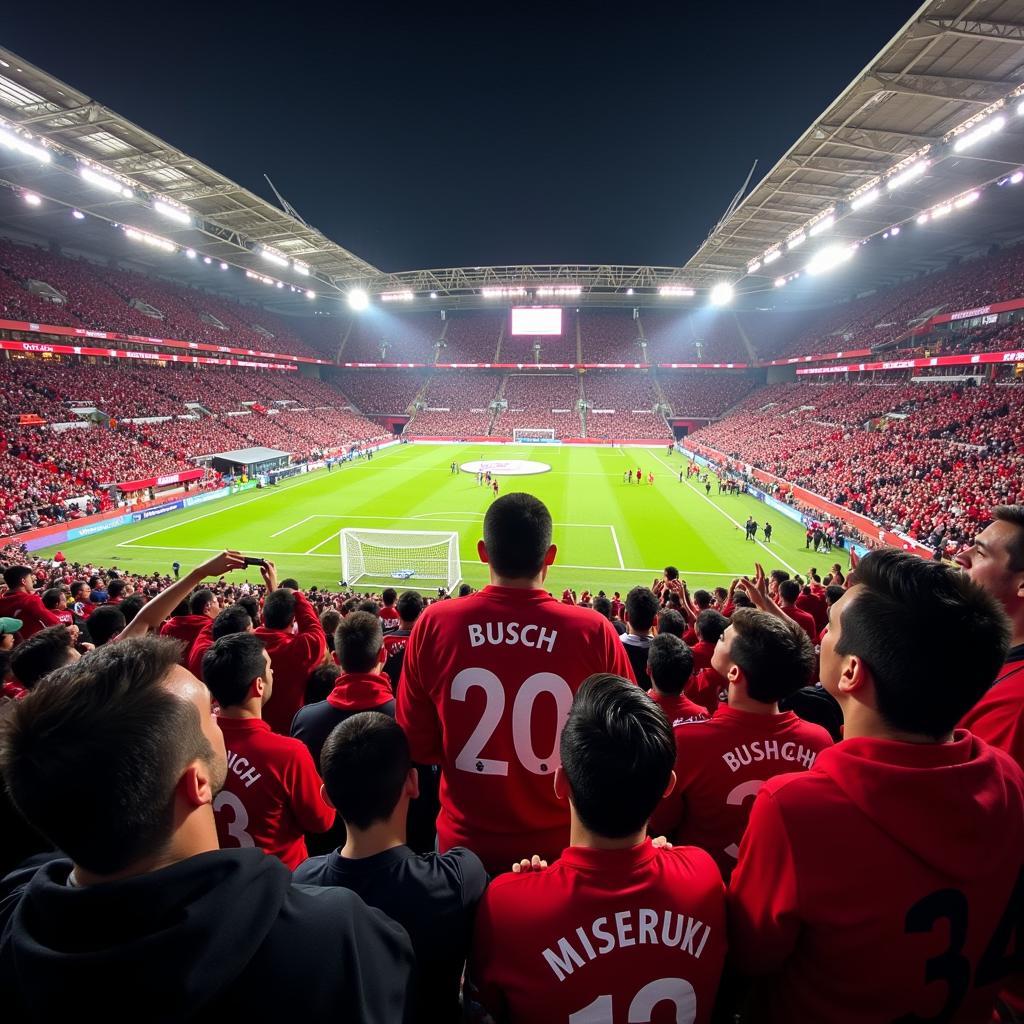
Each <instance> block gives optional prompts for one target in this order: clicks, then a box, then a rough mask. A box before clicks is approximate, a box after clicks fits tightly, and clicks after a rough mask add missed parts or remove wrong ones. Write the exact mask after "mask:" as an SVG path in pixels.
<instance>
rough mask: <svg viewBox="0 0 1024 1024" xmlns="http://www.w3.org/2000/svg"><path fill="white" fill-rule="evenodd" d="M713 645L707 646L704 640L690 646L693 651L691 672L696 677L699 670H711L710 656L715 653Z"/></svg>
mask: <svg viewBox="0 0 1024 1024" xmlns="http://www.w3.org/2000/svg"><path fill="white" fill-rule="evenodd" d="M715 647H716V645H715V644H709V643H708V642H707V641H706V640H697V641H695V642H694V643H692V644H690V650H691V651H693V672H694V675H696V674H697V673H698V672H700V670H701V669H704V668H711V656H712V655H713V654H714V653H715Z"/></svg>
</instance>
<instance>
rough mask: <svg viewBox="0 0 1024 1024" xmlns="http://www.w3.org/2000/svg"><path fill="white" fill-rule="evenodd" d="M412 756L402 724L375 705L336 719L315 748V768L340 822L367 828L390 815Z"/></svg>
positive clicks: (396, 802) (410, 764)
mask: <svg viewBox="0 0 1024 1024" xmlns="http://www.w3.org/2000/svg"><path fill="white" fill-rule="evenodd" d="M411 767H412V758H411V756H410V753H409V741H408V739H406V736H405V732H404V730H403V729H402V727H401V726H400V725H399V724H398V723H397V722H396V721H395V720H394V719H393V718H391V717H390V716H389V715H382V714H381V713H380V712H379V711H361V712H359V714H357V715H352V717H351V718H347V719H346V720H345V721H344V722H341V723H340V724H339V725H336V726H335V727H334V729H333V730H332V731H331V734H330V735H329V736H328V737H327V739H326V740H325V741H324V745H323V749H322V750H321V752H320V774H321V776H322V777H323V780H324V788H325V789H326V790H327V795H328V796H329V797H330V798H331V803H332V804H334V806H335V807H336V808H337V809H338V814H339V815H340V817H341V818H342V820H343V821H344V822H345V824H346V825H353V826H355V827H356V828H361V829H365V828H369V827H370V825H372V824H373V823H374V822H375V821H385V820H386V819H387V818H389V817H390V816H391V813H392V811H394V809H395V806H396V805H397V804H398V801H399V798H400V797H401V795H402V787H403V786H404V785H405V780H406V777H407V776H408V774H409V769H410V768H411Z"/></svg>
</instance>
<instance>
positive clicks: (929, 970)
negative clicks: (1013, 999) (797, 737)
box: [729, 730, 1024, 1024]
mask: <svg viewBox="0 0 1024 1024" xmlns="http://www.w3.org/2000/svg"><path fill="white" fill-rule="evenodd" d="M1022 860H1024V774H1022V772H1021V769H1020V768H1018V767H1017V765H1016V764H1014V763H1013V761H1012V760H1011V759H1010V758H1009V757H1007V756H1006V754H1004V753H1003V752H1002V751H999V750H995V749H994V748H992V747H989V746H988V745H987V744H986V743H984V742H983V741H981V740H979V739H977V738H976V737H974V736H972V735H970V733H967V732H965V731H963V730H957V732H956V734H955V737H954V741H953V742H952V743H944V744H914V743H898V742H895V741H891V740H875V739H863V738H855V739H848V740H844V741H843V742H842V743H839V744H837V745H836V746H834V747H831V748H829V749H828V750H824V751H822V752H821V753H820V754H819V755H818V757H817V760H816V761H815V763H814V766H813V768H811V769H810V770H809V771H806V772H799V773H796V774H790V775H780V776H777V777H776V778H774V779H769V780H768V781H767V782H766V783H765V784H764V786H762V788H761V791H760V793H759V794H758V796H757V799H756V800H755V801H754V808H753V811H752V813H751V816H750V823H749V825H748V827H747V831H746V834H745V836H744V839H743V842H742V843H741V845H740V856H739V864H738V865H737V867H736V870H735V871H734V872H733V876H732V881H731V884H730V889H729V912H730V913H729V923H730V932H729V944H730V952H731V953H732V954H733V955H734V956H735V959H736V963H737V966H738V967H739V968H740V970H741V971H742V972H744V973H746V974H750V975H764V976H768V977H767V980H766V983H765V986H764V991H763V992H761V993H760V994H759V997H758V998H757V999H756V1001H755V1005H757V1006H758V1007H759V1010H760V1013H759V1017H758V1019H764V1020H770V1021H780V1022H781V1021H786V1022H787V1024H790V1022H795V1021H814V1022H815V1024H868V1022H874V1021H878V1022H887V1021H894V1020H903V1021H912V1020H949V1021H954V1020H955V1021H958V1022H979V1024H980V1022H982V1021H988V1020H990V1018H991V1013H992V1006H993V1003H994V1001H995V998H996V995H997V993H998V991H999V988H1000V981H1001V979H1002V978H1003V977H1004V976H1005V974H1006V971H1007V966H1008V963H1007V961H1008V955H1007V953H1008V947H1010V946H1011V943H1012V940H1013V937H1014V933H1015V931H1016V925H1017V916H1018V913H1019V910H1018V906H1017V904H1019V903H1020V893H1019V889H1020V881H1019V880H1020V877H1021V866H1022Z"/></svg>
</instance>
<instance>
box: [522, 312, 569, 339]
mask: <svg viewBox="0 0 1024 1024" xmlns="http://www.w3.org/2000/svg"><path fill="white" fill-rule="evenodd" d="M561 333H562V308H561V306H513V307H512V336H513V337H515V336H517V335H523V334H529V335H541V334H544V335H546V334H561Z"/></svg>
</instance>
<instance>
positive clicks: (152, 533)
mask: <svg viewBox="0 0 1024 1024" xmlns="http://www.w3.org/2000/svg"><path fill="white" fill-rule="evenodd" d="M400 450H401V445H397V446H396V447H394V448H389V449H387V451H385V452H384V453H383V455H374V457H373V460H374V461H375V462H376V460H377V459H379V458H387V456H388V455H390V454H391V453H393V452H397V451H400ZM360 465H366V463H365V462H362V463H360V462H356V461H355V460H353V461H352V462H351V463H350V464H349V465H346V466H342V467H341V468H340V469H339V470H338V472H339V473H344V472H345V470H346V469H355V468H356V467H357V466H360ZM319 472H320V470H317V471H316V472H314V473H307V474H304V475H303V476H301V477H300V478H299V479H298V480H297V481H296V482H295V483H293V484H282V485H281V486H280V487H274V488H268V489H267V490H265V491H264V493H263V494H257V495H256V497H255V498H246V499H245V501H240V502H238V503H237V504H233V505H225V506H224V507H223V508H215V509H214V510H213V511H212V512H204V513H203V514H202V515H198V516H193V517H192V518H191V519H182V520H181V521H180V522H177V523H171V524H170V525H169V526H162V527H160V529H159V530H150V532H149V533H141V534H139V536H138V537H135V538H133V540H145V539H146V538H147V537H155V536H156V535H157V534H158V533H166V532H167V531H168V530H173V529H176V528H177V527H179V526H187V525H188V524H189V523H197V522H199V520H200V519H207V518H208V517H209V516H216V515H220V514H221V513H222V512H228V511H230V510H232V509H236V508H241V507H242V506H243V505H251V504H252V503H253V502H254V501H259V500H260V499H261V498H269V497H271V496H272V495H274V494H281V493H283V492H284V491H290V490H291V489H292V488H293V487H300V486H301V485H302V484H308V483H309V482H310V480H314V479H315V480H322V479H323V478H324V477H323V476H318V475H317V474H318V473H319ZM324 475H325V476H326V475H327V474H324ZM132 543H133V541H131V540H125V541H121V543H120V544H118V545H117V546H118V547H119V548H130V547H131V546H132ZM182 550H183V551H184V550H186V549H185V548H182Z"/></svg>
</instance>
